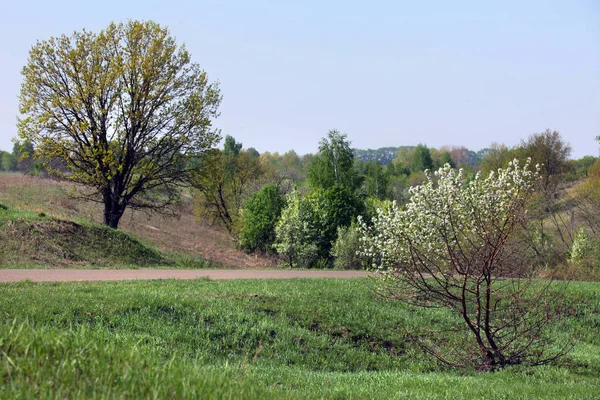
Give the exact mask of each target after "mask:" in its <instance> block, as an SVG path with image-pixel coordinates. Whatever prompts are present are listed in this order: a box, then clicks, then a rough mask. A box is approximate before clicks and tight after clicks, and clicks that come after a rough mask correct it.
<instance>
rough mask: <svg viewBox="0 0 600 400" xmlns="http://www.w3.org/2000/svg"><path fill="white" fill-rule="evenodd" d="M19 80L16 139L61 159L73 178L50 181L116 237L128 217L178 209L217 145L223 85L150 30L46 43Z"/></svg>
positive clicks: (110, 31)
mask: <svg viewBox="0 0 600 400" xmlns="http://www.w3.org/2000/svg"><path fill="white" fill-rule="evenodd" d="M23 77H24V80H23V83H22V86H21V94H20V98H19V100H20V112H21V114H22V115H23V116H24V117H23V119H21V120H20V121H19V136H20V137H21V138H22V139H25V140H29V141H31V142H32V143H33V144H34V145H35V147H36V155H37V156H38V157H40V158H41V159H42V160H52V159H54V158H56V157H59V158H62V159H63V160H64V161H65V162H66V164H67V167H68V168H69V172H68V173H62V172H61V171H53V172H55V173H57V174H58V175H60V176H62V177H63V178H66V179H69V180H71V181H73V182H77V183H80V184H82V185H83V186H85V187H87V188H88V190H87V191H85V192H81V193H80V195H81V196H84V197H85V198H87V199H90V200H93V201H98V202H101V203H103V204H104V223H105V224H106V225H108V226H110V227H113V228H116V227H117V226H118V224H119V220H120V219H121V216H122V215H123V213H124V212H125V209H126V208H127V207H131V208H145V209H151V210H158V211H163V210H165V208H166V207H168V206H170V205H172V204H174V203H176V201H177V199H178V195H179V190H178V186H179V185H181V184H184V183H185V182H187V181H188V178H189V173H190V166H191V165H192V164H191V163H189V160H190V159H191V158H193V157H195V156H197V155H198V154H200V153H202V152H204V151H205V150H206V149H208V148H210V147H212V146H213V145H214V144H215V143H216V142H217V141H218V140H219V131H218V130H216V129H214V128H213V127H212V123H211V121H212V119H213V118H215V117H217V115H218V113H217V108H218V106H219V104H220V102H221V95H220V92H219V88H218V85H217V84H213V83H209V81H208V77H207V75H206V73H205V72H204V71H202V70H201V69H200V66H199V65H198V64H195V63H192V62H191V61H190V55H189V53H188V52H187V50H186V49H185V47H183V46H177V44H176V42H175V39H174V38H173V37H171V36H170V34H169V31H168V30H167V29H166V28H162V27H161V26H160V25H158V24H157V23H154V22H151V21H148V22H138V21H130V22H128V23H126V24H122V23H121V24H114V23H111V24H110V25H109V26H108V27H107V28H106V29H105V30H102V31H101V32H100V33H97V34H96V33H92V32H88V31H85V30H83V31H81V32H75V33H73V35H71V36H65V35H63V36H61V37H59V38H50V39H49V40H44V41H40V42H38V43H37V44H36V45H35V46H33V47H32V49H31V50H30V51H29V59H28V61H27V65H25V67H24V68H23ZM157 192H158V193H157Z"/></svg>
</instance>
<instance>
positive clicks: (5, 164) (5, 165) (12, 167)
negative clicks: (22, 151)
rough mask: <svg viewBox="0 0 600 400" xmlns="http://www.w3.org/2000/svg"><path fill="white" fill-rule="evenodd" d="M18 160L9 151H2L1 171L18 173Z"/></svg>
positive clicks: (0, 157)
mask: <svg viewBox="0 0 600 400" xmlns="http://www.w3.org/2000/svg"><path fill="white" fill-rule="evenodd" d="M16 169H17V158H15V156H13V155H12V154H10V153H9V152H7V151H0V170H2V171H16Z"/></svg>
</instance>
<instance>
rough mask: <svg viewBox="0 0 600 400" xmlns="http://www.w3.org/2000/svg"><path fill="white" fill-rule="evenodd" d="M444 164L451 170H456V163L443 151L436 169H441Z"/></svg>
mask: <svg viewBox="0 0 600 400" xmlns="http://www.w3.org/2000/svg"><path fill="white" fill-rule="evenodd" d="M446 164H449V165H450V166H451V167H452V168H456V163H455V162H454V160H453V159H452V155H451V154H450V152H449V151H444V152H443V153H442V155H441V157H440V161H439V165H438V167H443V166H444V165H446Z"/></svg>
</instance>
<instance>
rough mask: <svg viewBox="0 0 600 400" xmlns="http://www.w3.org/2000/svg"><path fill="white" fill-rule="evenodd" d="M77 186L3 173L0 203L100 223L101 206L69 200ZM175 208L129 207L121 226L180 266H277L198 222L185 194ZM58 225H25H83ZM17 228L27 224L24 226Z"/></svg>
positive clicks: (0, 175)
mask: <svg viewBox="0 0 600 400" xmlns="http://www.w3.org/2000/svg"><path fill="white" fill-rule="evenodd" d="M73 188H74V186H73V185H72V184H70V183H67V182H57V181H53V180H49V179H40V178H35V177H31V176H24V175H22V174H17V173H0V203H1V204H5V205H6V206H8V207H11V208H13V209H20V210H24V211H29V212H32V213H35V214H38V213H44V214H46V215H48V216H51V217H53V218H55V219H59V220H64V221H71V222H73V223H75V224H78V225H81V226H86V225H92V224H96V225H98V224H99V223H101V221H102V208H101V205H100V204H96V203H92V202H83V201H80V200H77V201H76V200H73V199H71V198H70V197H69V196H68V193H69V192H70V191H72V190H73ZM177 212H178V213H179V215H180V216H179V218H170V217H165V216H162V215H158V214H152V215H148V214H146V213H143V212H139V211H135V212H134V211H131V210H128V211H127V212H126V213H125V215H124V216H123V218H122V220H121V224H120V227H119V228H120V230H122V231H123V232H125V233H129V234H132V235H134V237H137V238H140V239H141V240H142V242H144V241H147V242H149V244H151V246H150V247H155V248H156V249H158V250H159V251H160V252H162V253H163V255H165V256H166V258H167V259H171V260H173V261H174V262H175V263H176V264H177V265H176V266H183V267H187V268H194V267H196V266H197V264H198V259H199V258H202V259H205V260H208V261H209V262H210V263H212V264H215V265H219V266H222V267H227V268H265V267H273V266H275V265H276V264H275V262H274V260H272V259H269V258H264V257H257V256H254V255H248V254H245V253H244V252H242V251H240V250H238V249H237V248H236V245H235V243H234V241H233V240H232V239H231V238H230V237H229V236H228V235H227V234H226V233H224V232H221V231H219V230H216V229H214V228H211V227H208V226H205V225H202V224H200V223H199V222H198V221H197V220H196V217H195V216H194V214H193V203H192V200H191V198H185V199H184V201H183V204H182V205H181V207H180V208H179V209H178V210H177ZM55 224H56V226H54V227H53V228H50V227H46V226H44V227H41V226H37V225H36V226H35V227H33V228H32V227H29V228H27V229H34V230H36V229H38V230H39V229H41V230H44V229H46V230H48V229H50V230H52V229H59V230H60V229H74V230H75V231H77V229H79V228H75V227H73V226H71V227H67V225H68V224H67V225H64V224H63V223H55ZM34 225H35V224H34ZM59 225H60V227H59ZM14 229H17V230H23V229H26V228H25V227H23V226H21V227H14ZM88 240H91V239H90V238H88ZM67 264H68V262H67Z"/></svg>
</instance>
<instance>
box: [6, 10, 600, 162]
mask: <svg viewBox="0 0 600 400" xmlns="http://www.w3.org/2000/svg"><path fill="white" fill-rule="evenodd" d="M129 19H134V20H153V21H156V22H158V23H159V24H161V25H163V26H167V27H168V28H169V30H170V32H171V34H172V35H173V36H174V37H175V38H176V39H177V42H178V43H180V44H185V46H186V48H187V49H188V50H189V52H190V54H191V56H192V60H193V61H194V62H197V63H199V64H200V65H201V66H202V68H203V69H204V70H205V71H206V72H207V74H208V77H209V79H210V80H212V81H219V82H220V88H221V93H222V95H223V102H222V104H221V107H220V112H221V115H220V117H219V118H218V119H217V120H215V121H214V124H215V126H217V127H219V128H221V129H222V132H223V136H224V135H232V136H233V137H235V138H236V140H237V141H239V142H242V143H243V144H244V147H254V148H256V149H257V150H258V151H259V152H261V153H262V152H265V151H270V152H280V153H283V152H286V151H288V150H290V149H294V150H295V151H296V152H297V153H298V154H306V153H314V152H316V151H317V148H318V142H319V140H320V139H321V138H322V137H324V136H325V135H326V134H327V132H328V131H329V130H331V129H338V130H340V131H341V132H344V133H346V134H347V135H348V139H349V140H350V141H351V142H352V146H353V147H356V148H362V149H367V148H379V147H386V146H402V145H416V144H419V143H423V144H426V145H427V146H429V147H440V146H444V145H455V146H465V147H468V148H469V149H472V150H479V149H482V148H485V147H489V145H490V144H491V143H493V142H496V143H504V144H506V145H508V146H514V145H517V144H518V143H519V142H520V141H521V140H522V139H526V138H527V137H528V136H529V135H531V134H533V133H536V132H543V131H544V130H546V129H552V130H558V131H559V132H560V133H561V135H562V138H563V139H564V140H565V141H567V142H569V143H570V144H571V147H572V149H573V151H572V154H571V156H572V158H580V157H582V156H584V155H598V153H599V146H598V143H597V142H596V141H595V140H594V138H595V137H596V136H598V135H600V1H598V0H571V1H564V0H563V1H552V0H544V1H535V0H528V1H489V2H488V1H459V0H456V1H391V0H390V1H377V0H372V1H369V2H367V1H351V0H346V1H327V0H320V1H319V0H304V1H283V0H281V1H265V0H253V1H227V0H222V1H208V0H207V1H200V0H198V1H192V0H189V1H176V0H172V1H164V0H161V1H153V0H146V1H128V0H120V1H113V0H104V1H102V2H91V1H81V0H78V1H62V0H55V1H37V0H32V1H11V2H6V3H5V4H4V5H3V6H2V13H1V15H0V35H1V37H2V38H3V39H2V41H1V43H0V61H1V62H0V149H4V150H11V149H12V143H11V138H13V137H15V136H17V130H16V119H17V115H18V96H19V90H20V85H21V74H20V71H21V68H22V67H23V66H24V65H25V64H26V62H27V54H28V51H29V49H30V48H31V46H32V45H34V44H35V43H36V41H37V40H45V39H48V38H50V37H51V36H60V35H62V34H67V35H70V34H71V33H72V32H74V31H79V30H81V29H83V28H85V29H86V30H89V31H93V32H98V31H100V30H101V29H103V28H105V27H106V26H107V25H108V24H109V22H111V21H115V22H118V21H127V20H129Z"/></svg>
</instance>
